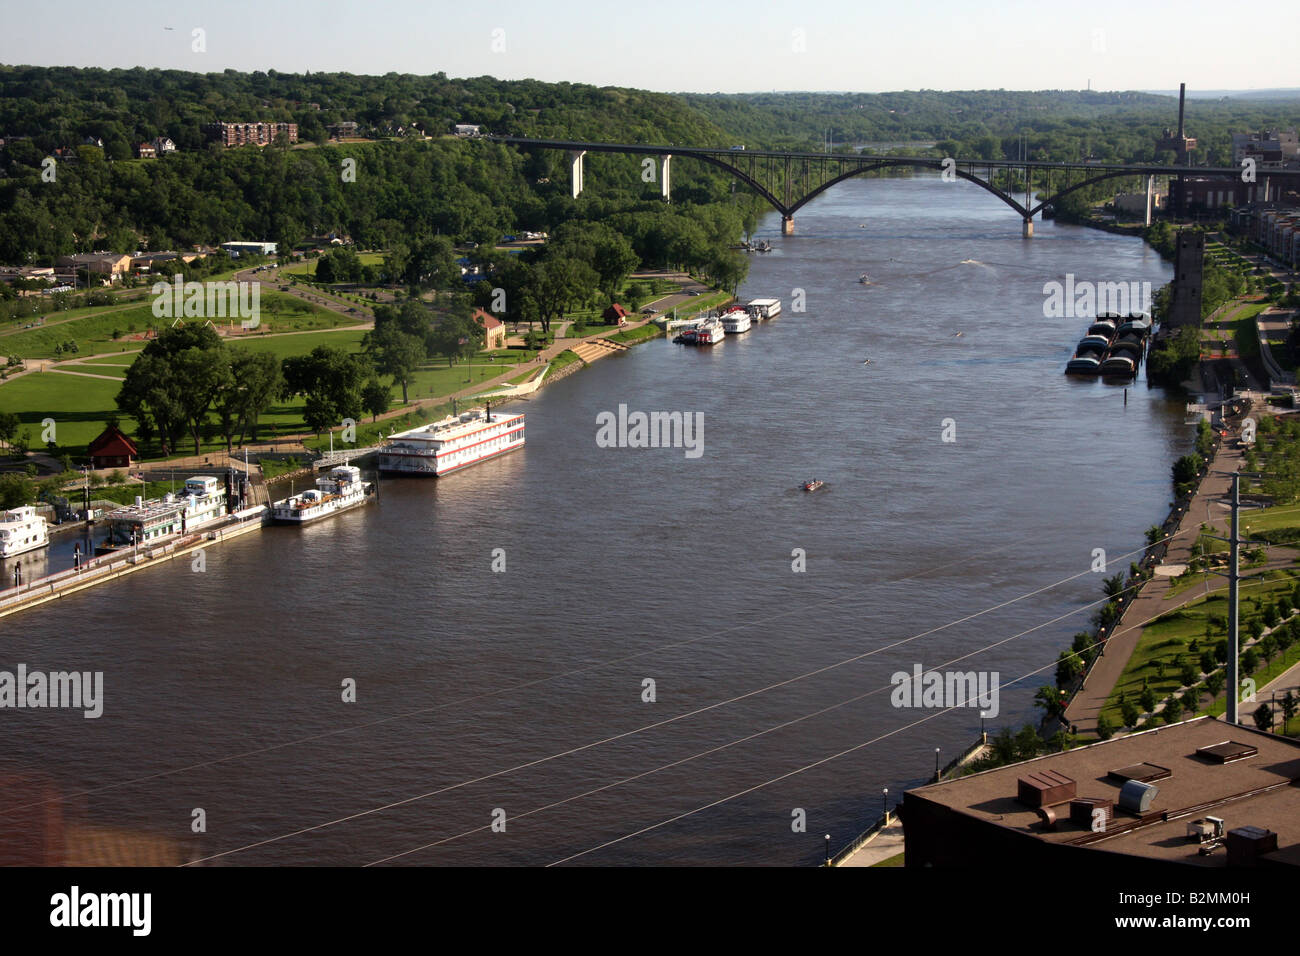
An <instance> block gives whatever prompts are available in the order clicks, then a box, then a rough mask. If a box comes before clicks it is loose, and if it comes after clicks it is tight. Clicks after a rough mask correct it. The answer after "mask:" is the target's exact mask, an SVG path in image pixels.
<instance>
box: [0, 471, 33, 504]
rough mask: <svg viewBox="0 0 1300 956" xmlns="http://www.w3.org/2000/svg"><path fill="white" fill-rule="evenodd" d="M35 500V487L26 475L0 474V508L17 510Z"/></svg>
mask: <svg viewBox="0 0 1300 956" xmlns="http://www.w3.org/2000/svg"><path fill="white" fill-rule="evenodd" d="M35 500H36V486H35V485H34V484H33V483H32V480H31V479H30V478H28V477H27V476H26V475H19V474H15V473H13V472H8V473H6V474H0V508H17V507H20V506H21V505H25V504H29V503H31V502H32V501H35Z"/></svg>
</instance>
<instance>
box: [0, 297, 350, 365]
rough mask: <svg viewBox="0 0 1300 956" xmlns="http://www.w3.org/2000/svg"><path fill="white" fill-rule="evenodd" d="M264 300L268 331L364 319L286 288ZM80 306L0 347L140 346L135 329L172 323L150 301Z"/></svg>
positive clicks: (49, 354)
mask: <svg viewBox="0 0 1300 956" xmlns="http://www.w3.org/2000/svg"><path fill="white" fill-rule="evenodd" d="M260 306H261V320H262V324H261V329H265V330H267V331H269V332H299V331H307V330H311V329H328V328H335V327H337V326H339V325H349V324H353V323H355V322H360V321H361V319H360V318H351V319H348V318H344V317H343V316H341V315H339V314H338V313H337V312H332V311H330V310H329V309H325V308H322V307H320V306H318V305H314V304H312V303H308V302H303V301H302V300H301V299H298V298H296V297H295V296H291V295H287V294H285V293H282V292H267V291H263V293H262V295H261V300H260ZM75 311H76V312H80V313H86V314H85V315H83V316H82V317H81V318H78V319H77V320H76V321H73V322H65V323H62V324H59V325H48V324H47V325H44V326H41V327H38V328H34V329H26V330H24V331H21V332H17V333H15V334H13V335H5V336H0V353H3V354H5V355H18V356H20V357H22V358H54V357H55V355H54V349H55V346H61V345H63V344H64V343H66V342H68V341H72V342H75V343H76V344H77V348H78V351H77V353H76V354H78V355H94V354H96V353H99V352H119V351H122V350H123V349H140V348H143V347H144V344H145V343H144V341H143V340H141V339H131V338H129V336H130V335H132V334H143V333H144V332H145V331H146V330H147V329H148V328H149V327H150V326H154V327H162V326H164V325H166V324H170V322H169V320H167V319H159V318H156V317H155V316H154V314H153V309H152V306H151V305H150V304H149V303H141V304H139V305H132V306H129V307H125V308H123V307H120V306H105V307H102V308H99V309H93V310H87V309H79V310H75ZM191 321H199V320H191ZM217 324H222V323H220V322H218V323H217ZM225 324H227V325H228V324H229V323H228V322H227V323H225ZM259 331H260V330H259ZM115 334H116V336H117V337H116V338H115V337H114V335H115Z"/></svg>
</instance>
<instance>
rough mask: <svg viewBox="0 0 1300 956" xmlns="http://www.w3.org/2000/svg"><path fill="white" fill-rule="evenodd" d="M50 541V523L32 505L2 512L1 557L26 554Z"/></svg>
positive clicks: (0, 525)
mask: <svg viewBox="0 0 1300 956" xmlns="http://www.w3.org/2000/svg"><path fill="white" fill-rule="evenodd" d="M49 543H50V531H49V525H48V524H47V523H46V521H45V518H43V517H42V516H41V515H38V514H37V513H36V509H35V508H34V507H32V506H31V505H22V506H21V507H18V508H10V509H9V510H8V511H5V512H3V513H0V558H12V557H16V556H17V555H20V554H26V553H27V552H28V551H35V550H36V549H37V548H44V547H45V546H46V545H48V544H49Z"/></svg>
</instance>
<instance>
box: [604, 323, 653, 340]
mask: <svg viewBox="0 0 1300 956" xmlns="http://www.w3.org/2000/svg"><path fill="white" fill-rule="evenodd" d="M663 334H664V330H663V329H661V328H660V327H659V326H657V325H655V324H654V323H653V322H647V323H646V324H645V325H641V326H638V327H637V328H635V329H627V330H625V331H623V332H617V333H615V334H614V335H611V336H608V338H609V340H610V341H611V342H622V343H624V344H628V345H630V344H632V343H635V342H644V341H645V340H646V339H653V338H656V337H657V336H660V335H663Z"/></svg>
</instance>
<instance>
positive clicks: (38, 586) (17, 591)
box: [0, 505, 268, 617]
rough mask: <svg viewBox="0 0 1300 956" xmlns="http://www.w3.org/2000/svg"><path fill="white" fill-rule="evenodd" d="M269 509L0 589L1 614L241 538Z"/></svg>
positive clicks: (259, 526)
mask: <svg viewBox="0 0 1300 956" xmlns="http://www.w3.org/2000/svg"><path fill="white" fill-rule="evenodd" d="M267 514H268V512H267V509H266V507H265V506H263V505H258V506H256V507H253V508H247V509H245V510H244V511H240V512H236V513H235V514H234V515H231V516H230V517H229V518H228V519H227V520H226V521H224V522H220V523H217V524H214V525H213V526H212V527H210V528H205V529H204V530H202V531H197V532H195V533H193V534H187V535H185V536H184V537H181V538H177V539H176V540H174V541H168V542H163V543H160V544H156V545H152V546H144V545H141V546H139V547H136V548H133V549H129V550H124V551H122V552H120V553H117V554H112V555H105V556H104V557H101V558H92V559H90V560H89V561H87V562H86V563H85V564H84V565H82V567H81V568H80V569H69V570H66V571H59V572H57V573H55V574H50V575H46V576H45V577H43V578H38V579H36V580H35V581H32V582H31V583H30V584H24V585H21V586H20V587H17V588H8V589H6V590H3V591H0V617H7V616H8V615H10V614H16V613H17V612H19V611H26V610H27V609H29V608H33V607H38V606H39V605H42V604H46V603H48V602H50V601H57V600H58V599H59V598H62V597H66V596H67V595H69V594H76V593H77V592H78V591H84V590H85V589H86V588H91V587H94V586H95V585H97V584H103V583H104V582H106V581H115V580H117V579H118V578H120V577H122V576H123V575H126V574H131V573H132V572H134V571H139V570H142V569H143V568H152V567H157V566H159V565H161V564H163V563H164V562H167V561H174V560H176V559H177V558H179V557H182V556H184V555H187V554H190V553H191V552H193V551H199V550H202V549H203V548H206V547H209V546H211V545H215V544H220V543H221V542H223V541H227V540H230V539H232V538H238V537H242V536H243V535H245V534H250V533H252V532H254V531H261V530H262V527H263V526H264V524H265V523H266V518H267Z"/></svg>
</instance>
